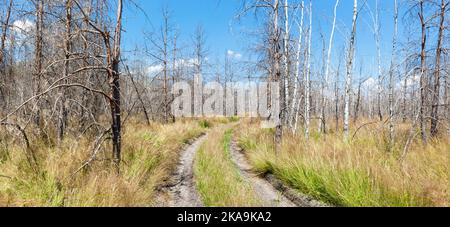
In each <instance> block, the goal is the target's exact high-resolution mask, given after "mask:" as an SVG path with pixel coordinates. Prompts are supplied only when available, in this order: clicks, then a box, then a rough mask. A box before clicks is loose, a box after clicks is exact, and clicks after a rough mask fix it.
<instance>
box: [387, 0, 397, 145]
mask: <svg viewBox="0 0 450 227" xmlns="http://www.w3.org/2000/svg"><path fill="white" fill-rule="evenodd" d="M397 34H398V4H397V0H394V36H393V38H392V60H391V69H390V70H389V98H388V99H389V144H390V146H389V147H390V149H391V147H392V146H393V144H394V120H393V118H394V76H395V75H394V74H395V73H396V72H397Z"/></svg>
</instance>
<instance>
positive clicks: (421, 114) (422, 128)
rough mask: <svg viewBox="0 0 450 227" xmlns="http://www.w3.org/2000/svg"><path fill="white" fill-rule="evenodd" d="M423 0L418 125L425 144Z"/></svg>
mask: <svg viewBox="0 0 450 227" xmlns="http://www.w3.org/2000/svg"><path fill="white" fill-rule="evenodd" d="M423 4H424V2H423V0H421V1H420V3H419V7H420V12H419V18H420V24H421V29H422V39H421V52H420V69H421V72H420V110H419V121H420V122H419V125H420V135H421V137H422V142H424V143H426V142H427V134H426V132H425V102H426V93H425V86H426V81H425V73H426V68H425V67H426V59H425V58H426V49H425V47H426V43H427V28H426V24H425V18H424V10H423Z"/></svg>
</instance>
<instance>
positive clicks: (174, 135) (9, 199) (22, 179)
mask: <svg viewBox="0 0 450 227" xmlns="http://www.w3.org/2000/svg"><path fill="white" fill-rule="evenodd" d="M205 130H206V129H204V128H202V127H201V124H199V123H198V122H197V121H179V122H177V123H174V124H168V125H162V124H158V123H152V124H151V125H150V126H147V125H145V124H142V123H140V122H130V123H128V124H127V126H126V127H125V129H124V134H123V147H122V156H123V162H122V164H121V174H120V175H117V174H115V171H113V169H111V164H110V163H111V162H110V156H111V154H110V150H111V148H110V146H109V145H108V143H107V142H106V143H105V144H104V145H103V146H102V148H101V150H100V152H99V153H98V155H97V157H96V159H95V161H93V162H92V163H91V164H90V165H89V166H87V168H84V169H83V170H81V171H79V172H78V173H75V174H74V172H75V171H76V170H77V169H78V168H79V167H80V166H81V165H82V164H83V163H84V162H85V161H86V160H87V159H89V157H90V156H91V143H92V138H87V137H85V136H83V137H81V138H69V137H68V138H66V140H65V141H64V143H63V144H62V145H61V147H57V146H56V145H49V144H45V143H44V142H43V141H41V140H39V139H37V138H30V139H31V141H30V142H31V143H32V146H33V149H34V150H35V152H36V154H37V161H38V165H39V167H38V168H39V171H38V172H37V173H36V172H35V171H33V170H32V169H31V168H30V166H29V165H28V163H27V161H26V157H25V155H24V149H23V148H22V146H20V143H14V142H9V143H8V144H7V143H6V142H5V141H11V140H10V139H8V140H7V138H5V136H4V137H3V138H1V139H0V141H1V142H2V144H1V145H2V146H1V149H0V153H1V154H2V155H1V157H2V158H1V161H0V175H1V177H0V206H107V207H110V206H151V205H154V203H155V189H156V188H157V187H158V186H159V185H160V184H162V183H163V181H164V180H165V179H167V178H168V177H169V176H170V173H171V171H172V170H173V169H174V168H175V167H176V164H177V162H178V157H179V151H180V150H181V149H182V148H183V146H184V144H185V143H186V142H187V141H189V140H190V139H193V138H195V137H198V136H199V135H200V134H202V133H203V132H205Z"/></svg>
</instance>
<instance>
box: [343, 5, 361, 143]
mask: <svg viewBox="0 0 450 227" xmlns="http://www.w3.org/2000/svg"><path fill="white" fill-rule="evenodd" d="M357 18H358V0H354V1H353V19H352V33H351V35H350V43H349V47H348V48H349V49H348V57H347V77H346V79H345V97H344V136H345V138H346V139H348V137H349V122H350V95H351V89H352V74H353V60H354V59H353V58H354V54H355V37H356V20H357Z"/></svg>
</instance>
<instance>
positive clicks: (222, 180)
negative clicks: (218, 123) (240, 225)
mask: <svg viewBox="0 0 450 227" xmlns="http://www.w3.org/2000/svg"><path fill="white" fill-rule="evenodd" d="M225 127H226V126H222V127H218V128H215V129H213V130H212V131H211V132H210V133H209V135H208V139H207V141H206V142H205V143H204V144H203V145H202V146H201V148H200V149H199V151H198V153H197V156H196V161H195V166H194V174H195V180H196V184H197V189H198V191H199V194H200V197H201V199H202V201H203V203H204V205H205V206H214V207H224V206H225V207H229V206H231V207H238V206H258V205H260V204H258V203H257V200H256V198H255V195H254V193H253V190H252V188H251V186H250V185H249V184H248V183H247V182H245V181H244V180H243V178H242V177H241V176H240V174H239V171H238V169H237V167H236V166H235V165H234V163H233V162H232V160H231V157H230V143H231V138H232V130H231V129H226V128H225Z"/></svg>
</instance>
